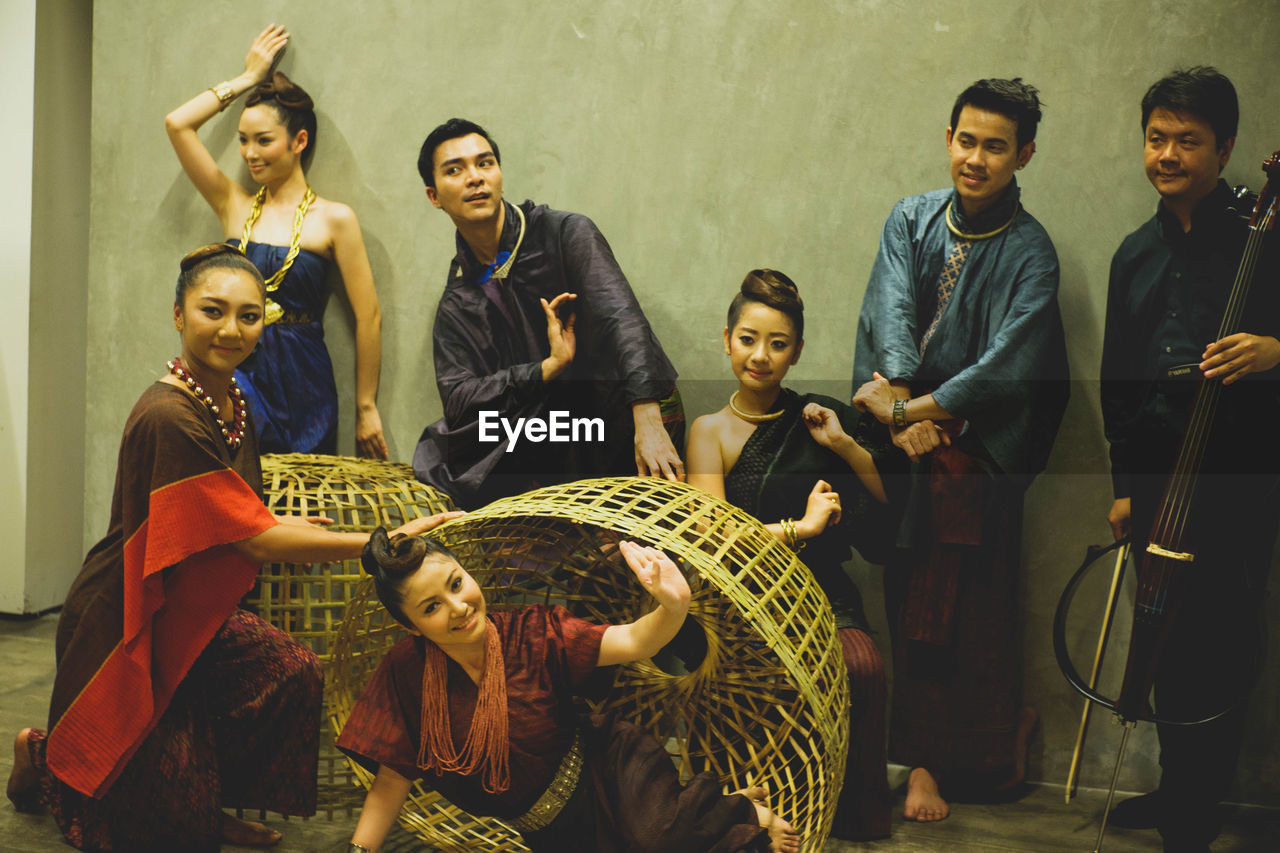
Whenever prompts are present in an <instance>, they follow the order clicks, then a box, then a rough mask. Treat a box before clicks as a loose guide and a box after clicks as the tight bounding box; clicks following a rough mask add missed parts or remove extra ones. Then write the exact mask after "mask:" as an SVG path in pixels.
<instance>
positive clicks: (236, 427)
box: [169, 356, 245, 450]
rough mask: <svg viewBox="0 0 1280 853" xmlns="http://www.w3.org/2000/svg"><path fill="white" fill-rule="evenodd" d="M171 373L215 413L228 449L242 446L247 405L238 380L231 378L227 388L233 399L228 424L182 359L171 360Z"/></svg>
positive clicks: (214, 415) (176, 357) (228, 394)
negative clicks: (183, 364) (184, 365)
mask: <svg viewBox="0 0 1280 853" xmlns="http://www.w3.org/2000/svg"><path fill="white" fill-rule="evenodd" d="M169 372H170V373H172V374H173V375H174V376H176V377H178V380H179V381H180V382H185V383H186V385H187V387H188V388H189V389H191V393H192V394H195V395H196V397H197V398H198V399H199V400H200V401H201V402H202V403H204V405H205V408H207V409H208V410H209V411H210V412H212V413H213V419H214V420H215V421H217V422H218V426H219V427H220V428H221V429H222V440H223V441H225V442H226V443H227V447H230V448H231V449H232V450H234V449H236V448H237V447H239V446H240V442H241V441H242V440H243V439H244V424H245V404H244V396H243V395H241V393H240V386H239V385H238V384H237V383H236V378H235V377H234V376H233V377H231V385H230V387H228V388H227V396H228V397H230V398H231V421H230V423H228V422H227V421H224V420H223V419H222V412H221V410H220V409H219V408H218V404H217V403H215V402H214V401H213V397H211V396H209V394H208V393H206V392H205V390H204V386H203V385H201V384H200V383H199V382H197V381H196V378H195V377H194V376H192V375H191V374H190V373H189V372H187V369H186V368H185V367H183V366H182V359H180V358H179V357H178V356H174V357H173V358H172V359H170V360H169Z"/></svg>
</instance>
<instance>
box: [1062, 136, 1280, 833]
mask: <svg viewBox="0 0 1280 853" xmlns="http://www.w3.org/2000/svg"><path fill="white" fill-rule="evenodd" d="M1263 171H1264V172H1265V173H1266V174H1267V177H1268V181H1267V184H1266V185H1265V186H1264V187H1263V189H1262V191H1261V193H1259V196H1258V200H1257V203H1256V204H1255V206H1254V208H1253V213H1252V216H1251V217H1250V219H1249V226H1248V236H1247V238H1246V240H1245V246H1244V251H1243V254H1242V257H1241V261H1240V265H1239V268H1238V269H1237V272H1236V277H1235V282H1234V284H1233V286H1232V289H1231V292H1230V295H1229V297H1228V300H1227V306H1226V310H1225V312H1224V315H1223V318H1222V322H1221V325H1220V327H1219V331H1218V337H1217V339H1218V340H1221V339H1222V338H1225V337H1227V336H1229V335H1232V334H1235V333H1236V332H1239V331H1241V328H1240V327H1241V321H1242V320H1243V319H1244V312H1245V305H1246V303H1247V301H1248V297H1249V292H1250V288H1251V286H1252V284H1253V280H1254V275H1255V272H1256V270H1257V267H1258V263H1259V259H1260V258H1261V256H1262V251H1263V247H1264V243H1265V241H1266V239H1267V234H1268V233H1269V232H1270V231H1271V229H1272V228H1273V227H1274V224H1275V219H1276V217H1277V215H1278V208H1280V204H1278V202H1277V198H1276V194H1275V192H1274V191H1273V190H1272V184H1273V183H1276V182H1277V179H1278V178H1280V151H1277V152H1276V153H1274V154H1272V155H1271V157H1270V158H1269V159H1268V160H1267V161H1266V162H1265V163H1264V164H1263ZM1222 393H1223V387H1222V383H1221V382H1219V381H1215V380H1207V381H1206V380H1205V379H1204V378H1203V377H1200V378H1199V379H1197V381H1196V386H1195V391H1194V394H1193V402H1192V404H1191V414H1190V418H1189V420H1188V425H1187V428H1186V431H1185V432H1184V434H1183V436H1182V440H1181V444H1180V447H1179V450H1178V454H1177V457H1176V461H1175V463H1174V465H1173V468H1172V470H1171V473H1170V475H1169V479H1168V481H1167V483H1166V485H1165V488H1164V492H1163V495H1162V497H1161V499H1160V501H1159V503H1158V508H1157V511H1156V514H1155V518H1154V522H1153V523H1152V526H1151V532H1150V535H1149V536H1148V537H1147V545H1146V547H1145V549H1144V550H1143V552H1142V553H1141V554H1139V555H1138V556H1137V562H1138V574H1137V591H1136V595H1135V603H1134V617H1133V629H1132V634H1131V638H1130V642H1129V650H1128V658H1127V661H1126V664H1125V672H1124V678H1123V681H1122V683H1121V687H1120V691H1119V695H1118V696H1117V697H1116V698H1108V697H1106V696H1103V695H1101V693H1099V692H1098V690H1097V685H1096V679H1097V674H1098V671H1099V669H1100V666H1101V662H1102V657H1103V655H1104V653H1105V647H1106V642H1107V638H1108V634H1109V630H1110V619H1111V615H1112V612H1113V611H1114V608H1115V601H1116V595H1117V591H1118V589H1119V585H1120V578H1121V575H1122V572H1123V566H1124V563H1125V559H1126V557H1125V553H1126V551H1127V543H1126V542H1124V541H1121V542H1117V543H1115V544H1114V545H1112V546H1110V547H1109V548H1106V549H1091V550H1090V553H1089V555H1088V556H1087V557H1086V559H1085V562H1084V564H1083V565H1082V566H1081V567H1080V569H1079V570H1078V571H1077V572H1076V573H1075V575H1074V576H1073V577H1072V578H1071V580H1070V581H1069V582H1068V584H1067V587H1066V589H1065V590H1064V592H1063V594H1062V598H1061V599H1060V600H1059V603H1058V611H1057V614H1056V616H1055V619H1054V651H1055V654H1056V655H1057V658H1058V664H1059V666H1060V667H1061V669H1062V672H1063V674H1064V675H1065V676H1066V678H1067V680H1068V681H1069V682H1070V683H1071V685H1072V686H1073V687H1074V688H1075V689H1076V690H1078V691H1079V692H1080V693H1081V694H1082V695H1083V696H1084V697H1085V698H1086V699H1088V700H1089V703H1095V704H1098V705H1101V706H1103V707H1105V708H1108V709H1111V710H1113V711H1114V712H1115V714H1116V716H1117V717H1118V718H1119V720H1120V722H1121V723H1123V725H1124V731H1123V734H1122V737H1121V741H1120V748H1119V751H1118V754H1117V756H1116V764H1115V770H1114V772H1113V774H1112V778H1111V786H1110V790H1109V792H1108V796H1107V804H1106V808H1105V810H1104V811H1103V817H1102V822H1101V825H1100V826H1099V829H1098V837H1097V843H1096V845H1095V847H1094V851H1095V853H1098V851H1100V850H1101V849H1102V838H1103V835H1104V833H1105V831H1106V823H1107V816H1108V815H1109V813H1110V810H1111V805H1112V802H1113V800H1114V797H1115V789H1116V782H1117V780H1118V778H1119V772H1120V767H1121V763H1122V761H1123V757H1124V749H1125V745H1126V743H1127V741H1128V736H1129V733H1130V731H1131V730H1132V728H1133V726H1134V725H1135V724H1136V723H1138V722H1141V721H1152V722H1156V723H1161V724H1165V725H1199V724H1202V723H1206V722H1209V721H1211V720H1214V719H1217V718H1219V717H1221V716H1222V715H1223V714H1225V713H1227V712H1228V711H1230V710H1231V709H1232V708H1233V707H1235V706H1236V705H1238V704H1239V702H1240V701H1241V700H1242V699H1243V697H1244V695H1246V694H1247V692H1248V690H1249V688H1250V687H1251V684H1249V683H1245V684H1240V685H1239V688H1238V690H1237V691H1235V692H1234V695H1231V696H1224V697H1221V702H1220V704H1221V707H1220V709H1219V710H1217V711H1216V712H1214V713H1210V714H1207V715H1202V716H1201V717H1200V718H1198V719H1170V718H1166V717H1159V716H1157V715H1156V714H1155V713H1153V711H1152V708H1151V704H1150V702H1149V696H1150V695H1151V689H1152V686H1153V683H1154V681H1155V678H1156V672H1157V669H1158V668H1159V666H1160V658H1161V655H1162V653H1163V651H1164V648H1165V646H1166V644H1167V641H1168V639H1169V636H1170V634H1171V631H1172V627H1173V625H1174V622H1175V620H1176V619H1177V617H1178V613H1179V610H1180V609H1181V606H1182V603H1183V599H1184V597H1185V592H1186V588H1187V581H1188V579H1189V577H1191V576H1192V573H1193V572H1195V571H1196V568H1197V565H1196V555H1197V552H1198V550H1199V548H1200V546H1201V544H1202V541H1201V540H1200V539H1198V537H1200V536H1202V535H1203V534H1202V531H1201V530H1200V528H1199V526H1197V524H1196V521H1197V519H1196V518H1195V515H1196V512H1195V510H1196V506H1195V499H1196V496H1197V489H1198V487H1199V485H1200V478H1201V471H1202V468H1203V463H1204V460H1205V454H1206V451H1207V450H1208V449H1209V446H1210V440H1211V432H1212V428H1213V423H1214V417H1215V415H1216V414H1217V411H1218V406H1219V398H1220V397H1221V395H1222ZM1116 549H1119V550H1120V554H1119V559H1117V561H1116V567H1115V574H1114V577H1113V581H1112V584H1111V591H1110V596H1111V597H1110V600H1109V601H1108V603H1107V605H1106V607H1105V608H1104V623H1103V628H1102V632H1101V637H1100V639H1099V643H1098V649H1097V653H1096V656H1095V660H1094V665H1093V669H1092V673H1091V675H1090V678H1089V680H1088V681H1086V680H1085V679H1083V678H1082V677H1081V676H1080V673H1079V672H1078V671H1077V670H1076V668H1075V666H1074V664H1073V663H1072V661H1071V659H1070V655H1069V653H1068V650H1067V641H1066V622H1067V613H1068V611H1069V608H1070V605H1071V601H1072V599H1073V597H1074V596H1075V593H1076V590H1077V588H1078V587H1079V585H1080V583H1081V581H1082V580H1083V579H1084V577H1085V575H1086V574H1087V573H1088V571H1089V570H1090V569H1091V568H1092V567H1093V566H1094V565H1096V564H1097V561H1098V559H1099V558H1100V557H1101V556H1102V555H1103V554H1106V553H1108V552H1110V551H1112V550H1116ZM1260 663H1261V650H1259V651H1258V653H1257V658H1256V661H1255V668H1256V667H1257V666H1260ZM1089 707H1090V705H1088V704H1087V705H1086V709H1085V717H1084V719H1083V720H1082V723H1081V728H1080V735H1079V737H1078V739H1077V744H1076V750H1077V753H1076V756H1075V757H1074V758H1073V760H1072V770H1071V776H1070V778H1069V779H1068V784H1067V798H1068V799H1070V797H1071V794H1072V790H1073V786H1074V780H1075V772H1076V769H1077V767H1078V762H1079V750H1080V747H1081V743H1082V741H1083V737H1084V730H1085V725H1086V724H1087V718H1088V709H1089Z"/></svg>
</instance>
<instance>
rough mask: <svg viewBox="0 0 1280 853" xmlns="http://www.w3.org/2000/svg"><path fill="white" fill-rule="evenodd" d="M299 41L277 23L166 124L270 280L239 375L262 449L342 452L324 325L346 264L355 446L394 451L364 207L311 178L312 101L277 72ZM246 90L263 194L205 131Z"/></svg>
mask: <svg viewBox="0 0 1280 853" xmlns="http://www.w3.org/2000/svg"><path fill="white" fill-rule="evenodd" d="M288 40H289V34H288V33H287V32H285V29H284V27H280V26H275V25H272V26H269V27H267V28H266V29H265V30H263V31H262V32H261V33H259V34H258V37H257V38H256V39H254V40H253V45H252V46H251V47H250V48H249V55H248V56H247V57H246V58H245V68H244V72H243V73H241V74H240V75H239V76H238V77H233V78H231V79H230V80H226V81H224V82H222V83H218V84H216V85H214V86H212V87H210V88H209V89H206V90H205V91H203V92H201V93H200V94H198V95H196V96H195V97H194V98H192V99H191V100H189V101H187V102H186V103H185V104H183V105H182V106H180V107H178V108H177V109H176V110H174V111H173V112H171V113H169V115H167V116H165V120H164V125H165V130H166V131H167V132H168V134H169V142H170V143H172V144H173V150H174V151H175V152H176V153H177V155H178V161H179V162H180V163H182V168H183V170H184V171H185V172H186V173H187V177H188V178H190V179H191V183H193V184H194V185H195V187H196V189H197V190H199V191H200V195H202V196H204V200H205V201H207V202H208V203H209V206H210V207H211V208H213V212H214V213H215V214H217V216H218V221H219V222H220V223H221V224H222V233H223V235H224V236H225V237H226V238H227V241H228V242H235V243H236V244H237V245H239V247H240V250H241V251H242V252H244V253H245V254H246V255H248V256H249V259H250V260H252V261H253V262H254V263H255V264H256V265H257V266H258V269H259V270H261V271H262V275H263V277H264V278H265V279H266V281H267V307H266V315H265V316H264V318H263V319H264V322H265V323H266V329H265V331H264V332H263V335H262V341H261V342H260V343H259V344H258V348H257V350H256V351H255V352H254V353H253V355H252V356H250V358H248V359H247V360H246V361H245V362H244V364H243V365H241V368H240V373H239V374H238V375H237V378H238V379H239V380H240V385H241V389H242V391H243V392H244V394H245V396H246V397H247V398H248V399H249V403H250V407H251V408H252V410H253V414H254V419H255V421H256V423H257V429H258V446H259V449H260V450H261V451H262V452H263V453H283V452H297V453H336V452H337V447H338V444H337V442H338V392H337V388H336V386H335V385H334V378H333V364H332V362H331V361H330V360H329V350H328V349H327V348H326V347H325V343H324V327H323V325H322V323H321V320H322V317H323V314H324V307H325V303H326V301H327V299H328V276H329V268H330V265H331V264H335V263H336V264H337V266H338V272H339V273H340V274H341V276H342V283H343V285H344V287H345V288H346V292H347V299H348V301H349V302H350V303H351V309H352V312H353V313H354V314H355V321H356V333H355V334H356V340H355V343H356V451H357V452H358V453H359V455H361V456H370V457H376V458H379V459H386V458H387V444H386V441H385V440H384V438H383V435H382V418H381V416H380V415H379V414H378V406H377V396H378V372H379V369H380V367H381V363H382V315H381V312H380V310H379V308H378V295H377V293H376V291H375V290H374V287H373V272H372V270H371V269H370V267H369V257H368V255H367V254H366V253H365V248H364V237H363V235H362V234H361V232H360V223H359V222H357V221H356V215H355V213H353V212H352V210H351V208H349V207H347V206H346V205H345V204H340V203H338V202H336V201H330V200H328V199H324V198H321V197H320V196H318V195H316V194H315V191H314V190H312V189H311V185H310V184H308V183H307V178H306V175H305V174H304V172H303V168H304V167H305V166H306V165H307V164H308V163H309V162H310V160H311V156H312V154H313V153H314V151H315V146H316V114H315V110H314V108H313V106H312V103H311V98H310V97H308V95H307V93H306V92H304V91H303V90H302V88H301V87H300V86H298V85H297V84H295V83H293V82H292V81H290V80H289V78H288V77H285V75H283V74H281V73H280V72H276V73H275V74H274V75H270V71H271V66H272V64H273V62H274V61H275V58H276V57H277V56H278V55H279V54H280V51H282V50H284V46H285V43H286V42H288ZM269 75H270V76H269ZM245 92H249V97H248V98H247V99H246V100H245V109H244V112H243V113H241V114H240V129H239V134H240V156H241V157H242V158H243V159H244V162H245V165H246V166H247V167H248V169H249V174H250V175H252V176H253V180H254V181H255V182H256V183H257V184H258V188H257V190H256V192H249V191H248V190H246V189H245V188H244V187H242V186H241V185H240V184H239V183H238V182H236V181H233V180H231V178H229V177H227V175H226V174H225V173H223V171H222V170H221V169H219V168H218V164H217V162H216V161H215V160H214V159H213V156H212V155H211V154H210V153H209V150H208V149H207V148H205V146H204V143H203V142H201V141H200V137H199V135H198V134H197V132H196V131H198V130H199V129H200V127H201V125H203V124H204V123H205V122H206V121H208V120H209V119H211V118H213V116H215V115H217V114H218V113H219V112H221V111H222V110H224V109H226V107H227V105H228V104H230V103H231V102H232V101H234V100H235V99H236V98H237V97H239V96H240V95H241V94H243V93H245Z"/></svg>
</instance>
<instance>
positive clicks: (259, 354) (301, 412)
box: [227, 240, 338, 453]
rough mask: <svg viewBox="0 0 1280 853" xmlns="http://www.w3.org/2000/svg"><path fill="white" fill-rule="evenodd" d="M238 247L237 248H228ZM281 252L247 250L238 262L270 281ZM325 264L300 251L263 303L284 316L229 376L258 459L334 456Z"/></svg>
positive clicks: (334, 397) (261, 246) (253, 246)
mask: <svg viewBox="0 0 1280 853" xmlns="http://www.w3.org/2000/svg"><path fill="white" fill-rule="evenodd" d="M227 242H228V243H233V244H238V243H239V241H238V240H228V241H227ZM288 253H289V247H288V246H272V245H270V244H268V243H253V242H250V243H249V245H248V248H247V249H246V251H245V254H246V255H248V256H249V260H251V261H253V263H254V265H255V266H257V268H258V269H259V270H260V271H261V272H262V276H263V278H270V277H271V275H272V274H273V273H275V271H276V270H278V269H280V267H281V266H282V265H283V264H284V258H285V255H287V254H288ZM329 267H330V263H329V261H328V260H326V259H325V258H324V257H323V256H321V255H317V254H316V253H314V252H308V251H306V250H305V249H304V250H302V251H300V252H298V256H297V257H296V258H294V261H293V266H291V267H290V268H289V272H288V274H286V275H285V277H284V281H282V282H281V283H280V287H279V288H278V289H277V290H276V291H275V293H273V294H270V296H271V298H272V299H274V300H275V301H276V302H278V303H280V307H281V308H283V309H284V312H285V315H284V318H283V319H282V320H280V321H279V322H277V323H272V324H271V325H269V326H267V327H266V328H265V329H264V330H263V332H262V337H261V338H260V339H259V340H258V345H257V346H256V347H254V349H253V352H252V353H250V355H249V357H248V358H246V359H245V360H244V362H243V363H241V365H240V369H239V370H237V371H236V381H237V382H239V383H240V389H241V390H242V391H243V392H244V395H245V398H246V399H247V400H248V401H249V406H250V407H251V410H252V412H253V422H254V426H255V427H256V429H257V433H258V450H259V451H260V452H262V453H336V452H337V450H338V389H337V387H336V386H335V384H334V381H333V362H332V361H331V360H330V359H329V350H328V348H327V347H326V346H325V345H324V326H323V324H322V323H321V320H322V319H323V317H324V309H325V304H326V303H327V302H328V299H329V282H328V279H329Z"/></svg>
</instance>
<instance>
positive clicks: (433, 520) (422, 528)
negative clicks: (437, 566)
mask: <svg viewBox="0 0 1280 853" xmlns="http://www.w3.org/2000/svg"><path fill="white" fill-rule="evenodd" d="M464 515H466V513H465V512H463V511H462V510H460V509H455V510H452V511H450V512H437V513H436V514H435V515H425V516H423V517H422V518H415V519H414V520H413V521H409V522H405V523H404V524H402V525H400V526H399V527H397V528H396V529H395V530H392V531H391V532H390V533H389V534H388V535H389V536H395V535H396V534H397V533H398V534H400V535H402V536H421V535H422V534H424V533H426V532H427V531H429V530H434V529H436V528H437V527H439V526H440V525H442V524H444V523H445V522H446V521H449V520H450V519H454V518H459V517H461V516H464Z"/></svg>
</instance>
